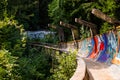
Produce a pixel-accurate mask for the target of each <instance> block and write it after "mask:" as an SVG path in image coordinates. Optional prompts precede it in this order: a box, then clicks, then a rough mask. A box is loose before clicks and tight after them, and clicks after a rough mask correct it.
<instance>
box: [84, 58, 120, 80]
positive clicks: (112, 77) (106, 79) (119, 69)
mask: <svg viewBox="0 0 120 80" xmlns="http://www.w3.org/2000/svg"><path fill="white" fill-rule="evenodd" d="M84 61H85V63H86V67H87V70H88V71H89V76H90V77H92V78H93V80H120V66H117V65H114V64H112V65H109V66H108V65H106V64H104V63H100V62H95V61H93V60H90V59H86V58H84Z"/></svg>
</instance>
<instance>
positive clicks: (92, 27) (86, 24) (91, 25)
mask: <svg viewBox="0 0 120 80" xmlns="http://www.w3.org/2000/svg"><path fill="white" fill-rule="evenodd" d="M75 22H77V23H79V24H81V25H84V26H87V27H90V32H91V35H92V36H93V35H95V34H97V31H96V25H95V24H93V23H91V22H87V21H84V20H81V19H80V18H75Z"/></svg>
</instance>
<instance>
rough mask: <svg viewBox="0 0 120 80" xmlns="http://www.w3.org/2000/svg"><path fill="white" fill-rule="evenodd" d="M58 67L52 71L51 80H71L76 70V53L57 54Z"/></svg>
mask: <svg viewBox="0 0 120 80" xmlns="http://www.w3.org/2000/svg"><path fill="white" fill-rule="evenodd" d="M55 58H56V60H57V62H58V63H57V65H55V67H54V68H53V69H52V70H51V71H53V75H52V76H51V77H50V79H49V80H58V79H59V80H69V79H70V78H71V77H72V75H73V73H74V71H75V69H76V52H70V53H69V54H67V53H62V54H60V53H59V52H57V53H56V57H55Z"/></svg>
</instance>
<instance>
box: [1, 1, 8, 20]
mask: <svg viewBox="0 0 120 80" xmlns="http://www.w3.org/2000/svg"><path fill="white" fill-rule="evenodd" d="M7 4H8V2H7V0H0V20H3V19H4V18H5V17H7Z"/></svg>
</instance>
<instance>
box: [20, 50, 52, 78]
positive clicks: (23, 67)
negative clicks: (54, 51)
mask: <svg viewBox="0 0 120 80" xmlns="http://www.w3.org/2000/svg"><path fill="white" fill-rule="evenodd" d="M29 50H30V51H29V55H28V56H24V57H22V58H20V59H19V65H20V66H19V70H18V72H19V73H21V76H22V79H23V80H46V78H47V77H49V76H50V68H51V65H50V61H49V58H50V55H49V53H50V52H48V53H46V51H45V49H42V50H39V49H37V48H30V49H29Z"/></svg>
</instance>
